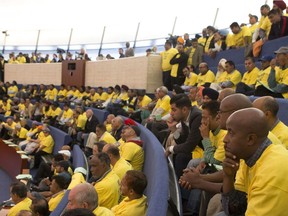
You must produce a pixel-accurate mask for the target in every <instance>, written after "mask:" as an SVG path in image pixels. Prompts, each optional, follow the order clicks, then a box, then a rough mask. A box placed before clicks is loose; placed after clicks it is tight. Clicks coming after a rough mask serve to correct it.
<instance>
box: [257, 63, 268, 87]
mask: <svg viewBox="0 0 288 216" xmlns="http://www.w3.org/2000/svg"><path fill="white" fill-rule="evenodd" d="M270 71H271V67H270V66H269V67H267V68H266V69H265V70H260V71H259V73H258V76H257V80H259V81H260V82H257V83H256V88H257V87H258V86H259V85H261V83H262V84H263V85H266V86H268V77H269V74H270Z"/></svg>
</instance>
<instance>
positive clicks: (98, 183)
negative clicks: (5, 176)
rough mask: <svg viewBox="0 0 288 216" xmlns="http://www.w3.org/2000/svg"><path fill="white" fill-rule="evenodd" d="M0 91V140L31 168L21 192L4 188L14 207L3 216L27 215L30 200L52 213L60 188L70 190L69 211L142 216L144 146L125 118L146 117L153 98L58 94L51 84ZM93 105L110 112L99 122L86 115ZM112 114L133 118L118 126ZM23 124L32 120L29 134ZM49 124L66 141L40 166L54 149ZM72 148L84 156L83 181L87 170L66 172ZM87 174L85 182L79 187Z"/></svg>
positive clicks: (131, 93) (119, 91)
mask: <svg viewBox="0 0 288 216" xmlns="http://www.w3.org/2000/svg"><path fill="white" fill-rule="evenodd" d="M0 86H1V87H0V88H1V94H0V95H1V102H0V107H1V108H0V113H1V114H3V115H4V116H5V117H7V120H6V121H5V122H3V123H1V127H0V131H1V138H2V139H5V140H9V141H12V142H13V143H15V144H16V145H17V146H18V148H20V149H21V150H23V151H25V152H26V154H27V155H28V156H29V157H30V158H31V159H30V160H31V161H30V166H31V168H32V167H33V168H37V173H36V175H35V176H34V178H33V181H32V183H33V184H32V186H31V187H29V188H28V189H27V187H26V185H23V184H22V183H17V184H15V185H14V184H12V185H11V191H12V192H11V194H13V195H12V200H13V201H14V202H15V204H16V205H15V207H13V208H12V209H11V210H10V213H9V214H8V215H17V214H18V212H19V211H20V210H24V209H26V210H28V211H32V212H34V210H33V207H32V206H33V202H34V200H37V201H35V202H37V203H38V202H40V203H41V206H42V207H43V208H44V207H45V206H46V207H45V209H46V210H47V211H49V212H51V211H53V210H54V209H55V208H56V207H57V205H58V203H59V202H60V201H61V199H62V197H63V196H64V194H65V190H66V189H67V188H68V189H71V192H70V194H69V205H68V209H74V208H86V209H89V210H90V211H92V212H94V214H96V215H122V214H124V215H129V214H130V213H131V212H134V213H135V215H145V212H146V210H147V200H146V197H145V196H144V195H143V192H144V190H145V188H146V185H147V180H146V177H145V175H144V174H143V173H142V170H143V164H144V151H143V142H142V141H141V138H140V134H141V130H140V128H139V127H138V126H137V124H136V122H135V120H133V119H132V118H134V119H136V120H138V121H141V113H142V111H143V114H142V115H144V113H146V112H147V113H149V109H148V104H149V103H150V102H152V100H151V99H150V98H149V97H148V96H147V95H146V94H145V90H138V91H136V90H133V89H129V88H128V87H127V86H125V85H122V86H121V87H120V86H118V85H116V86H115V87H109V88H108V92H106V91H104V90H103V88H102V87H98V88H97V89H94V88H91V87H86V88H84V90H85V91H82V90H81V89H80V88H79V89H78V88H77V87H76V86H73V87H71V88H69V87H67V88H66V86H64V85H62V86H61V87H60V89H59V90H57V89H56V88H55V86H54V85H53V84H51V85H48V86H45V85H40V86H37V85H31V86H25V85H24V86H22V87H20V88H19V89H18V85H17V83H16V82H15V81H13V82H12V83H9V82H6V83H5V84H4V83H2V82H1V83H0ZM84 93H85V94H84ZM80 94H81V96H80ZM132 101H133V102H132ZM90 107H91V108H90ZM94 107H98V108H101V109H104V108H107V110H112V112H111V114H110V115H108V117H107V119H106V121H105V122H104V123H100V122H99V120H98V118H97V116H96V115H95V114H94V113H93V110H92V108H94ZM117 110H118V111H117ZM113 113H114V114H115V115H114V114H113ZM119 113H121V114H124V115H126V116H127V117H129V116H131V117H132V118H128V119H126V120H124V119H123V118H122V117H121V116H117V115H118V114H119ZM135 113H136V114H135ZM12 116H13V117H12ZM146 116H149V115H147V114H146ZM27 119H30V120H32V126H31V128H27V127H28V126H27ZM51 126H53V127H57V128H59V129H61V130H63V131H65V132H67V133H68V134H69V135H71V137H72V139H73V142H72V143H71V145H70V146H64V147H63V149H62V150H61V151H59V154H57V155H53V159H52V163H47V161H44V160H43V157H46V156H48V155H52V152H53V146H54V141H53V134H52V135H51V133H50V130H49V127H51ZM74 145H79V146H80V147H81V148H82V150H83V152H84V153H85V154H86V156H87V158H88V162H89V169H90V175H89V174H88V173H89V170H83V169H79V168H77V167H73V166H72V163H71V160H73V158H71V149H73V146H74ZM48 159H49V158H48ZM32 161H34V164H33V163H31V162H32ZM48 161H49V160H48ZM31 164H33V165H31ZM127 171H128V172H127ZM88 175H89V176H90V178H89V179H88V180H87V182H88V183H85V182H86V181H85V179H86V177H87V178H88ZM74 186H75V189H73V187H74ZM14 187H15V188H21V190H18V189H13V188H14ZM92 189H93V190H92ZM74 190H75V192H74ZM77 190H78V192H76V191H77ZM79 191H81V193H82V195H80V194H81V193H80V192H79ZM120 191H121V193H120ZM89 193H90V194H91V195H90V196H88V195H87V194H89ZM73 194H74V195H73ZM14 197H15V199H14ZM70 197H71V198H70ZM31 203H32V205H31ZM86 203H89V205H88V206H87V205H86ZM30 206H31V208H30ZM69 212H70V211H69ZM127 212H128V213H127ZM16 213H17V214H16ZM34 213H35V212H34ZM19 214H20V213H19ZM20 215H22V214H20ZM41 215H44V214H41Z"/></svg>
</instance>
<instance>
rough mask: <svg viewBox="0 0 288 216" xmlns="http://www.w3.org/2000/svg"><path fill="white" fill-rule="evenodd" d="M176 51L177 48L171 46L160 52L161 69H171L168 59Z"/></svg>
mask: <svg viewBox="0 0 288 216" xmlns="http://www.w3.org/2000/svg"><path fill="white" fill-rule="evenodd" d="M176 53H178V50H177V49H175V48H171V49H169V50H167V51H166V50H165V51H163V52H161V53H160V56H161V57H162V58H161V59H162V71H170V70H171V69H172V65H171V64H170V60H171V59H172V58H173V56H174V55H175V54H176Z"/></svg>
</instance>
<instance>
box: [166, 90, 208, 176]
mask: <svg viewBox="0 0 288 216" xmlns="http://www.w3.org/2000/svg"><path fill="white" fill-rule="evenodd" d="M170 105H171V113H170V114H171V117H172V118H173V120H174V121H173V122H179V123H181V127H179V126H178V125H179V124H177V126H176V124H175V123H172V124H173V125H169V124H170V123H169V122H167V124H168V127H169V129H170V131H171V132H172V133H173V138H174V140H175V142H176V145H175V146H170V147H169V148H167V150H166V153H165V154H166V156H168V155H170V154H171V153H173V154H174V155H173V163H174V167H175V172H176V175H177V177H178V178H180V176H181V175H182V174H183V170H184V169H185V168H186V166H187V164H188V162H189V161H190V160H191V159H192V152H193V151H194V149H195V148H196V146H198V147H200V148H202V149H203V146H202V143H201V140H202V137H201V133H200V130H199V127H200V125H201V118H202V114H201V111H200V110H199V109H198V108H197V107H196V106H193V107H192V106H191V101H190V100H189V97H188V96H187V95H186V94H178V95H175V96H174V97H172V98H171V101H170Z"/></svg>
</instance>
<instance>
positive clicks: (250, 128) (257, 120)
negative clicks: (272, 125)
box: [226, 108, 269, 138]
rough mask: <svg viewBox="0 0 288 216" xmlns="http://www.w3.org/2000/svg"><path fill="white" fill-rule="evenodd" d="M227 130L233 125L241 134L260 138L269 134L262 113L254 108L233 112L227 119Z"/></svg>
mask: <svg viewBox="0 0 288 216" xmlns="http://www.w3.org/2000/svg"><path fill="white" fill-rule="evenodd" d="M226 124H227V128H229V126H231V124H235V127H237V128H238V129H239V130H241V132H243V133H246V134H248V133H254V134H256V135H257V136H258V137H260V138H264V137H267V135H268V133H269V127H268V123H267V121H266V118H265V115H264V113H263V112H262V111H261V110H259V109H256V108H245V109H241V110H238V111H235V112H234V113H233V114H231V115H230V117H229V118H228V119H227V123H226Z"/></svg>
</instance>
